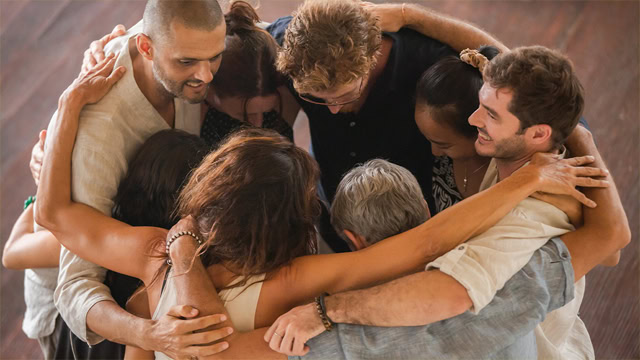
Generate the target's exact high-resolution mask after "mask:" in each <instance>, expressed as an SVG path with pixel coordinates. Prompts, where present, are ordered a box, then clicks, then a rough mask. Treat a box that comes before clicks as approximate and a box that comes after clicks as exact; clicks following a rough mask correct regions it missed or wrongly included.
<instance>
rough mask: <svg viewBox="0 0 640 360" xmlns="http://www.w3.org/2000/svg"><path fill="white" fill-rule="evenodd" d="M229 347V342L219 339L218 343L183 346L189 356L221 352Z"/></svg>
mask: <svg viewBox="0 0 640 360" xmlns="http://www.w3.org/2000/svg"><path fill="white" fill-rule="evenodd" d="M228 348H229V343H228V342H226V341H221V342H219V343H215V344H211V345H206V346H189V347H187V348H185V352H186V353H187V354H189V355H190V356H197V357H205V356H210V355H215V354H217V353H220V352H223V351H225V350H226V349H228Z"/></svg>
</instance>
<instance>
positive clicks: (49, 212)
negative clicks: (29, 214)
mask: <svg viewBox="0 0 640 360" xmlns="http://www.w3.org/2000/svg"><path fill="white" fill-rule="evenodd" d="M54 214H55V211H54V209H53V208H52V207H51V206H48V204H43V203H42V202H40V203H35V205H34V208H33V220H34V221H35V222H36V224H38V225H40V226H42V227H43V228H45V229H47V230H49V231H52V232H53V231H55V230H56V220H55V216H54Z"/></svg>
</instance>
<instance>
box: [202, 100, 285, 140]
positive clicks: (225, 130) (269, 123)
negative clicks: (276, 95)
mask: <svg viewBox="0 0 640 360" xmlns="http://www.w3.org/2000/svg"><path fill="white" fill-rule="evenodd" d="M250 127H253V125H251V124H249V123H247V122H245V121H242V120H238V119H234V118H232V117H231V116H229V115H227V114H226V113H223V112H221V111H218V110H217V109H215V108H213V107H209V110H207V113H206V115H205V117H204V122H203V123H202V127H201V128H200V137H201V138H203V139H204V141H205V142H206V143H207V144H208V145H209V146H211V147H212V148H216V147H218V145H220V143H221V142H222V141H223V140H224V139H225V138H226V137H227V136H229V135H230V134H232V133H234V132H236V131H238V130H240V129H245V128H250ZM262 127H263V128H265V129H272V130H275V131H277V132H278V133H279V134H280V135H282V136H284V137H286V138H288V139H289V140H291V141H293V129H292V128H291V126H289V124H287V122H286V121H284V119H283V118H282V117H281V116H280V114H278V112H276V111H270V112H267V113H264V114H263V121H262Z"/></svg>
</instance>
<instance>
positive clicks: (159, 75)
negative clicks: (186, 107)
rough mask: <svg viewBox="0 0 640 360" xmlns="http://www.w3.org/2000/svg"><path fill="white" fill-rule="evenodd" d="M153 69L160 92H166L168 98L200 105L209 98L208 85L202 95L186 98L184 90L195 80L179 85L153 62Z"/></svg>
mask: <svg viewBox="0 0 640 360" xmlns="http://www.w3.org/2000/svg"><path fill="white" fill-rule="evenodd" d="M151 68H152V70H153V77H154V78H155V79H156V81H157V83H158V84H157V85H158V88H159V89H160V91H162V92H164V93H165V94H166V95H167V97H172V98H176V97H177V98H178V99H183V100H186V101H188V102H189V103H191V104H199V103H201V102H202V101H203V100H204V99H205V98H206V97H207V90H208V89H209V85H208V84H207V85H206V88H205V91H203V92H202V95H197V96H196V97H186V95H185V94H184V88H185V87H186V86H187V83H188V82H190V81H191V82H193V81H194V80H185V81H183V82H181V83H178V82H177V81H174V80H171V79H169V77H168V76H167V74H166V73H165V72H164V70H163V69H162V67H160V66H157V65H156V63H155V62H153V64H152V67H151ZM195 81H198V80H195Z"/></svg>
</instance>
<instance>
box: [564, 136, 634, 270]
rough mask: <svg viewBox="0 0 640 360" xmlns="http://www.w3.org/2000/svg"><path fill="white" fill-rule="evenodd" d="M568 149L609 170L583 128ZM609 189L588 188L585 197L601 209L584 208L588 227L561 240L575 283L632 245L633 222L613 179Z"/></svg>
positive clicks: (584, 216)
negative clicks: (568, 253) (631, 222)
mask: <svg viewBox="0 0 640 360" xmlns="http://www.w3.org/2000/svg"><path fill="white" fill-rule="evenodd" d="M567 146H568V147H569V149H570V150H571V152H572V154H573V155H575V156H581V155H593V156H594V157H595V159H596V160H595V162H594V163H593V166H597V167H600V168H603V169H606V165H605V163H604V161H603V160H602V157H601V156H600V153H599V152H598V149H597V148H596V145H595V143H594V141H593V136H592V135H591V133H590V132H589V131H588V130H586V129H584V128H581V127H580V126H579V127H578V128H577V129H576V130H575V132H574V134H572V135H571V137H570V138H569V140H568V143H567ZM606 180H608V181H609V183H610V186H609V187H608V188H585V189H584V193H585V195H587V196H588V197H589V198H591V199H592V200H593V201H595V202H596V203H597V204H598V206H597V207H595V208H593V209H592V208H587V207H584V210H583V218H584V226H583V227H581V228H579V229H578V230H576V231H573V232H570V233H568V234H565V235H563V236H562V237H561V239H562V241H564V243H565V244H566V245H567V248H568V249H569V252H570V253H571V257H572V264H573V268H574V271H575V280H576V281H577V280H579V279H580V278H582V277H583V276H584V275H585V274H586V273H587V272H589V271H590V270H591V269H593V268H594V267H595V266H596V265H598V264H600V263H602V262H603V261H605V260H606V259H607V258H609V257H611V256H616V252H617V251H619V250H620V249H622V248H623V247H625V246H626V245H627V244H628V243H629V242H630V241H631V231H630V229H629V222H628V220H627V215H626V214H625V211H624V208H623V207H622V202H621V201H620V196H619V195H618V190H617V189H616V186H615V183H614V182H613V178H612V177H611V175H609V176H608V177H607V179H606Z"/></svg>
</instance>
